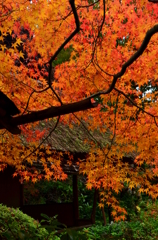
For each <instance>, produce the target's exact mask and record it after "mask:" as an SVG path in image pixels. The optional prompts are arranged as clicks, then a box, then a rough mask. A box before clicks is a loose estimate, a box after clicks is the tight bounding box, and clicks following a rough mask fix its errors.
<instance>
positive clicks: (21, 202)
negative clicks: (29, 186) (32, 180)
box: [20, 184, 24, 208]
mask: <svg viewBox="0 0 158 240" xmlns="http://www.w3.org/2000/svg"><path fill="white" fill-rule="evenodd" d="M23 188H24V185H23V184H20V207H21V208H22V207H23V205H24V199H23V198H24V193H23Z"/></svg>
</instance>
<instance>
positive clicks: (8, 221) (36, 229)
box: [0, 204, 60, 240]
mask: <svg viewBox="0 0 158 240" xmlns="http://www.w3.org/2000/svg"><path fill="white" fill-rule="evenodd" d="M55 233H56V232H55V230H54V231H48V230H46V228H44V227H42V226H41V224H40V223H39V222H38V221H36V220H34V219H33V218H31V217H29V216H28V215H26V214H24V213H22V212H21V211H20V210H19V209H14V208H9V207H6V206H4V205H2V204H0V239H7V240H12V239H22V240H25V239H27V240H28V239H29V240H46V239H49V240H51V239H53V240H59V239H60V238H58V237H57V236H55Z"/></svg>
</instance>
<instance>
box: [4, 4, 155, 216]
mask: <svg viewBox="0 0 158 240" xmlns="http://www.w3.org/2000/svg"><path fill="white" fill-rule="evenodd" d="M157 21H158V5H157V4H153V3H151V2H148V1H145V0H133V1H129V0H125V1H119V0H114V1H108V2H106V1H105V0H103V1H99V0H98V1H93V0H89V1H87V0H85V1H84V0H76V1H73V0H70V1H65V0H62V1H49V0H48V1H46V0H32V1H25V0H18V1H11V0H6V1H1V3H0V32H1V35H0V48H1V51H0V61H1V66H0V90H1V91H2V92H3V93H4V94H6V95H7V96H8V97H9V98H10V99H11V100H12V101H13V102H14V103H15V105H16V106H17V107H18V109H19V110H20V112H21V113H20V114H19V115H18V116H15V117H12V118H9V119H7V121H8V123H9V124H11V125H13V126H18V127H19V128H20V129H21V135H11V134H10V133H9V132H7V131H5V130H4V129H3V128H4V126H3V125H2V126H0V128H1V129H2V130H1V144H0V161H1V169H3V168H4V167H5V166H6V164H9V165H13V166H15V167H16V169H17V171H21V170H22V172H23V173H22V174H23V178H24V179H25V180H28V179H30V178H31V179H32V180H33V181H37V179H38V178H39V179H40V178H41V175H40V174H37V173H36V172H34V173H32V172H31V171H30V173H29V172H28V171H27V170H26V166H25V163H26V161H27V162H29V163H32V162H33V161H35V160H36V158H37V157H36V155H37V154H41V161H42V163H43V166H44V169H45V177H46V178H47V179H50V178H52V177H54V178H55V179H58V178H60V179H64V178H65V177H66V176H65V174H64V173H63V172H62V169H61V167H60V162H61V161H62V156H56V157H55V155H53V157H52V156H51V154H52V153H51V150H50V148H49V147H47V150H46V151H47V154H48V155H49V158H48V159H47V161H49V162H51V163H54V164H52V165H51V168H49V167H48V165H47V164H46V159H45V158H44V155H42V153H40V149H42V148H43V146H42V143H43V142H44V140H45V139H46V138H47V135H50V134H51V133H52V132H53V130H54V129H55V128H57V127H58V122H59V121H61V122H63V123H64V124H67V125H68V124H69V125H70V127H73V124H74V123H76V124H82V125H84V123H86V126H85V125H84V127H85V129H86V131H90V130H91V131H92V132H94V130H97V131H99V132H100V134H103V135H104V134H105V133H106V132H107V131H109V132H110V136H109V141H108V143H107V144H106V146H105V145H104V146H102V144H101V143H99V141H98V140H97V139H95V138H91V139H87V141H89V144H90V145H91V151H90V153H89V156H88V158H87V159H86V162H84V163H82V162H81V163H80V172H81V173H83V174H86V175H87V187H88V188H89V189H90V188H92V187H94V188H100V189H101V197H102V203H100V206H102V204H103V203H104V201H106V203H107V204H109V205H112V206H113V209H114V211H113V216H114V218H115V220H118V219H124V215H122V213H124V214H125V213H126V211H125V210H124V209H122V208H121V207H120V206H119V204H118V203H117V200H116V199H115V198H114V196H113V192H116V193H118V192H119V191H121V190H122V189H123V188H124V186H125V184H126V185H128V187H129V188H131V189H132V188H138V191H139V192H140V193H142V192H145V193H147V194H149V195H150V196H152V197H153V198H157V197H158V185H157V184H152V183H151V180H152V179H153V178H155V177H157V175H158V148H157V141H158V136H157V127H158V123H157V117H158V116H157V110H158V102H157V91H158V86H157V81H158V80H157V78H158V70H157V65H158V60H157V55H158V48H157V44H158V34H157V32H158V25H157V24H156V23H157ZM8 36H11V42H10V44H9V45H8V43H7V37H8ZM63 56H64V57H65V59H64V57H63ZM82 110H87V111H86V112H85V111H82ZM74 112H76V113H75V114H74ZM52 117H57V122H56V124H54V127H52V129H50V132H48V129H43V130H40V131H39V130H37V128H38V121H40V120H44V119H47V118H52ZM72 123H73V124H72ZM35 129H36V130H35ZM23 137H24V138H25V139H27V142H29V147H28V145H27V147H26V146H24V144H23ZM39 144H40V145H39ZM130 153H136V158H135V160H134V161H133V165H132V166H131V164H129V163H128V162H123V161H122V160H121V159H122V157H123V156H125V155H128V154H130Z"/></svg>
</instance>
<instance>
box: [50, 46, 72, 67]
mask: <svg viewBox="0 0 158 240" xmlns="http://www.w3.org/2000/svg"><path fill="white" fill-rule="evenodd" d="M72 51H73V47H72V46H70V47H69V48H66V49H62V50H61V51H60V53H59V54H58V57H57V59H56V60H54V62H53V67H55V66H56V65H59V64H62V63H64V62H67V61H69V59H70V56H71V52H72Z"/></svg>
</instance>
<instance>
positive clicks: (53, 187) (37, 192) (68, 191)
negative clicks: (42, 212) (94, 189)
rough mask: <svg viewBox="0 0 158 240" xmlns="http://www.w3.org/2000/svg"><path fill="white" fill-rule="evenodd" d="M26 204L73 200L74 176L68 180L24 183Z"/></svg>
mask: <svg viewBox="0 0 158 240" xmlns="http://www.w3.org/2000/svg"><path fill="white" fill-rule="evenodd" d="M24 201H25V204H28V205H31V204H46V203H47V202H57V203H61V202H72V178H70V177H69V178H68V179H67V180H66V181H64V182H61V181H56V182H54V181H43V180H41V181H39V182H37V183H35V184H34V183H32V182H29V183H26V184H25V185H24Z"/></svg>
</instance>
